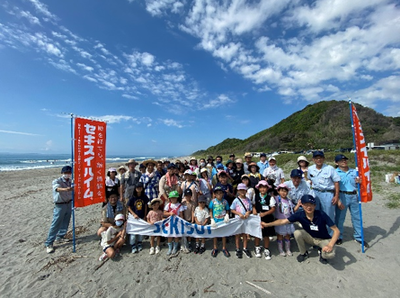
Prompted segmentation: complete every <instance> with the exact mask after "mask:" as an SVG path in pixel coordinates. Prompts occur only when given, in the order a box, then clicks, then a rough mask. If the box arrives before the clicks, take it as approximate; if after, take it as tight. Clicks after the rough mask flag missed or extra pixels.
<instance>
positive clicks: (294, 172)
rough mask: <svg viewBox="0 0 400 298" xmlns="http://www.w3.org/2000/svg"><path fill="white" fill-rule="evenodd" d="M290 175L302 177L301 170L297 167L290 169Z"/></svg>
mask: <svg viewBox="0 0 400 298" xmlns="http://www.w3.org/2000/svg"><path fill="white" fill-rule="evenodd" d="M290 177H292V178H295V177H299V178H301V177H303V172H302V171H301V170H299V169H294V170H292V172H291V173H290Z"/></svg>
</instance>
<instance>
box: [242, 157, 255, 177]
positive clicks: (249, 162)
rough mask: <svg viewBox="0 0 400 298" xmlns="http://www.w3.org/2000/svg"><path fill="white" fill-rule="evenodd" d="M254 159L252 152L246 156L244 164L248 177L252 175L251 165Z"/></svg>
mask: <svg viewBox="0 0 400 298" xmlns="http://www.w3.org/2000/svg"><path fill="white" fill-rule="evenodd" d="M252 157H253V155H252V154H251V153H250V152H247V153H245V154H244V160H245V162H244V163H243V170H244V173H245V174H246V175H248V174H250V169H249V164H251V158H252Z"/></svg>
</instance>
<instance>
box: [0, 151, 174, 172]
mask: <svg viewBox="0 0 400 298" xmlns="http://www.w3.org/2000/svg"><path fill="white" fill-rule="evenodd" d="M131 158H133V159H135V160H136V161H138V162H140V161H143V160H146V159H150V158H152V159H156V160H159V159H172V158H176V156H162V155H160V156H139V155H133V154H132V155H126V154H110V155H107V156H106V163H118V162H121V164H122V163H125V162H127V161H128V160H129V159H131ZM64 165H71V154H56V153H0V172H7V171H21V170H31V169H45V168H57V167H61V166H64Z"/></svg>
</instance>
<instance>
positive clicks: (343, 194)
mask: <svg viewBox="0 0 400 298" xmlns="http://www.w3.org/2000/svg"><path fill="white" fill-rule="evenodd" d="M347 160H348V158H347V157H346V156H344V155H343V154H338V155H336V157H335V163H336V165H337V166H338V167H337V168H336V172H337V173H338V174H339V176H340V183H339V187H340V191H339V202H338V205H337V206H336V217H335V224H336V225H337V227H338V228H339V231H340V236H339V239H338V240H337V241H336V244H337V245H341V244H342V243H343V225H344V220H345V219H346V213H347V209H348V210H350V215H351V223H352V225H353V229H354V234H353V237H354V240H355V241H356V242H358V243H360V244H361V243H362V239H361V219H360V209H359V207H358V197H357V183H360V179H359V178H358V177H357V171H356V170H355V169H351V168H349V166H348V164H347ZM364 247H367V248H368V247H369V245H368V243H367V242H365V241H364Z"/></svg>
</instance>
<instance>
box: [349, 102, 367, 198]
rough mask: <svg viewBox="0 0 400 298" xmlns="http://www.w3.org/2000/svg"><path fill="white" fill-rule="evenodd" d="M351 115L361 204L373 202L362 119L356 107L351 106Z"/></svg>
mask: <svg viewBox="0 0 400 298" xmlns="http://www.w3.org/2000/svg"><path fill="white" fill-rule="evenodd" d="M351 115H352V117H353V127H354V128H353V129H354V140H355V146H356V154H357V166H358V174H359V176H360V178H361V183H360V197H361V202H363V203H367V202H370V201H372V189H371V172H370V170H369V159H368V154H367V145H366V144H365V138H364V133H363V131H362V127H361V123H360V119H359V118H358V115H357V110H356V107H355V106H354V105H353V104H352V105H351Z"/></svg>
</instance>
